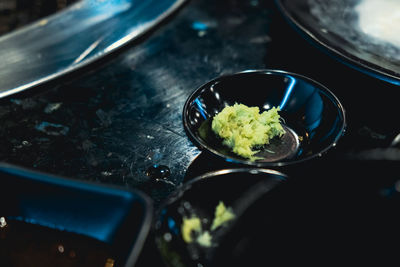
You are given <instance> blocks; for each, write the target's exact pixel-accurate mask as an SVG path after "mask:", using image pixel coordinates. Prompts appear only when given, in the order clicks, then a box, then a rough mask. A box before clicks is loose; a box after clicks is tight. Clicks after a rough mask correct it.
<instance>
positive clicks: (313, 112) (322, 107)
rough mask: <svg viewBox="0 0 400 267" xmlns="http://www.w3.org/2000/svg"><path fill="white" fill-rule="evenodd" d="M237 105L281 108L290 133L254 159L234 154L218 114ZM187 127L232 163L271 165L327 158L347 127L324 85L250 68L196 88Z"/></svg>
mask: <svg viewBox="0 0 400 267" xmlns="http://www.w3.org/2000/svg"><path fill="white" fill-rule="evenodd" d="M235 103H238V104H244V105H246V106H249V107H254V106H256V107H258V108H259V110H260V112H263V111H266V110H269V109H271V108H272V107H279V108H280V111H279V114H280V117H281V119H282V127H283V128H284V129H285V134H284V135H283V136H282V137H280V138H274V139H272V140H271V142H270V143H269V144H268V145H266V146H264V147H263V148H262V149H261V151H260V152H259V153H257V154H256V156H257V157H259V158H260V159H257V160H249V159H246V158H243V157H241V156H238V155H236V154H234V153H233V152H232V151H231V150H230V149H229V148H228V147H226V146H224V145H223V144H222V140H221V139H220V138H218V137H217V136H216V134H215V133H214V132H213V131H212V129H211V123H212V120H213V118H214V116H215V115H216V114H218V113H219V112H221V111H222V110H223V109H224V108H225V107H226V106H232V105H234V104H235ZM183 125H184V128H185V131H186V133H187V135H188V137H189V138H190V139H191V140H192V142H193V143H194V144H195V145H197V146H198V147H199V148H200V149H202V150H205V151H208V152H210V153H211V154H213V155H215V156H217V157H219V158H221V159H223V160H225V161H228V162H234V163H241V164H245V165H251V166H257V167H268V166H283V165H288V164H293V163H299V162H302V161H305V160H309V159H312V158H314V157H317V156H321V155H322V154H323V153H324V152H326V151H328V150H329V149H330V148H332V147H333V146H335V145H336V143H337V142H338V140H339V139H340V137H341V136H342V135H343V133H344V131H345V127H346V119H345V110H344V108H343V106H342V104H341V103H340V101H339V99H338V98H337V97H336V96H335V95H334V94H333V93H332V92H331V91H330V90H329V89H327V88H326V87H325V86H324V85H322V84H320V83H318V82H316V81H314V80H312V79H310V78H308V77H305V76H302V75H299V74H295V73H290V72H286V71H282V70H268V69H265V70H247V71H243V72H239V73H235V74H232V75H226V76H221V77H218V78H216V79H214V80H211V81H209V82H207V83H206V84H204V85H202V86H200V87H199V88H198V89H196V90H195V91H194V92H193V93H192V94H191V95H190V96H189V98H188V99H187V101H186V103H185V105H184V108H183Z"/></svg>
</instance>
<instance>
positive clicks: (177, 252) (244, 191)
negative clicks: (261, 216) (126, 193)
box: [154, 168, 287, 267]
mask: <svg viewBox="0 0 400 267" xmlns="http://www.w3.org/2000/svg"><path fill="white" fill-rule="evenodd" d="M286 182H287V176H286V175H285V174H283V173H281V172H278V171H274V170H269V169H262V168H256V169H255V168H237V169H223V170H218V171H213V172H208V173H206V174H203V175H200V176H197V177H195V178H193V179H192V180H190V181H189V182H187V183H184V184H183V186H181V187H180V188H178V189H176V190H175V191H174V192H173V193H172V194H171V196H170V197H169V198H168V199H167V200H166V201H165V202H164V203H163V204H162V205H161V207H160V209H159V211H158V214H157V215H156V220H155V224H154V236H155V243H156V245H157V248H158V250H159V252H160V255H161V257H162V258H163V260H164V262H165V264H166V265H167V266H171V267H173V266H175V267H176V266H186V267H191V266H193V267H198V266H210V264H212V262H213V259H214V258H215V255H214V252H215V251H216V249H217V248H218V246H219V242H220V241H222V240H223V237H224V235H225V234H226V233H228V232H229V229H230V227H231V226H232V225H234V222H235V221H236V220H238V219H239V218H240V217H241V214H243V213H244V212H245V211H246V210H247V209H248V208H249V207H250V206H251V205H252V204H253V203H254V202H256V201H257V200H258V199H260V198H261V197H262V196H265V195H268V194H269V193H270V192H271V191H272V190H274V191H275V190H276V189H277V188H280V185H284V184H286ZM220 203H223V205H225V207H226V210H229V211H231V212H232V213H233V214H234V217H233V218H231V220H226V221H225V223H223V224H221V225H220V226H218V227H216V228H214V229H213V225H214V221H215V220H216V218H217V217H218V218H223V217H225V218H226V216H225V215H226V213H221V212H220V214H224V215H221V216H217V215H216V214H217V213H216V210H217V208H216V207H217V206H220V205H221V204H220ZM194 218H195V219H196V218H198V223H199V224H201V226H200V227H201V231H200V232H196V231H195V230H194V228H193V231H192V232H190V234H191V237H192V239H193V240H191V241H190V242H188V241H187V240H185V233H186V234H188V231H186V230H188V228H187V227H186V226H187V225H186V224H185V220H186V219H191V222H192V225H193V222H194V220H195V219H194ZM185 229H186V230H185ZM189 230H190V228H189ZM206 232H207V235H208V236H209V238H210V239H209V241H210V242H209V245H204V242H200V240H201V239H199V237H200V236H207V235H206ZM196 236H197V238H196ZM186 237H187V236H186ZM203 241H204V239H203Z"/></svg>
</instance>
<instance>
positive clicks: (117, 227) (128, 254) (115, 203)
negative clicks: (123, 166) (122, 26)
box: [0, 163, 153, 267]
mask: <svg viewBox="0 0 400 267" xmlns="http://www.w3.org/2000/svg"><path fill="white" fill-rule="evenodd" d="M0 181H1V187H0V195H1V197H2V200H3V201H2V203H1V204H0V217H2V218H5V220H6V221H9V220H10V221H16V222H17V223H19V222H21V223H27V224H29V225H32V226H37V227H46V228H48V229H49V231H60V233H63V234H64V233H65V234H67V233H71V234H73V235H80V236H84V237H87V238H90V239H92V240H97V241H99V242H102V243H104V244H105V245H106V246H107V247H109V248H110V254H111V255H113V257H114V260H115V265H116V266H126V267H127V266H134V265H135V263H136V261H137V259H138V257H139V254H140V252H141V251H142V247H143V245H144V242H145V240H146V238H147V235H148V232H149V230H150V225H151V221H152V218H153V206H152V202H151V200H150V198H149V197H147V196H146V195H144V194H142V193H141V192H138V191H134V190H126V189H122V188H119V187H116V186H111V187H110V186H103V185H99V184H95V183H88V182H80V181H77V180H73V179H66V178H60V177H56V176H50V175H47V174H44V173H40V172H36V171H32V170H28V169H23V168H19V167H16V166H13V165H9V164H3V163H1V164H0ZM3 220H4V219H3ZM10 227H13V225H12V224H11V226H10ZM1 228H3V227H1V226H0V234H1V236H2V238H4V234H5V233H4V232H1V230H2V229H1ZM5 230H6V231H7V229H5ZM43 238H45V237H43ZM11 241H12V240H11ZM59 242H63V240H59ZM18 249H22V248H18ZM61 252H64V251H61ZM46 254H47V253H46ZM48 254H49V255H50V250H49V252H48ZM65 254H67V251H65ZM77 254H78V253H77ZM35 255H36V254H35ZM2 261H4V259H2ZM44 262H45V261H43V263H44ZM43 266H47V265H44V264H43ZM68 266H69V265H68Z"/></svg>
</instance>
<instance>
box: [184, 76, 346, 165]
mask: <svg viewBox="0 0 400 267" xmlns="http://www.w3.org/2000/svg"><path fill="white" fill-rule="evenodd" d="M246 73H249V74H251V73H260V74H266V75H290V76H294V77H296V78H300V79H302V80H304V81H306V82H308V83H310V84H313V85H315V87H317V88H318V90H320V91H323V92H325V93H326V94H327V95H328V96H329V98H330V100H331V101H332V102H333V103H334V104H335V105H336V106H337V107H338V110H339V111H340V112H339V113H340V114H341V117H342V119H343V122H342V125H341V128H340V131H339V132H338V134H337V135H336V136H335V139H334V141H333V142H332V143H331V144H330V145H329V146H327V147H325V148H324V149H322V150H321V151H318V152H315V153H313V154H312V155H310V156H307V157H304V158H301V159H294V160H289V161H275V162H257V161H249V160H240V159H236V158H232V157H229V156H226V155H224V154H222V153H219V152H218V151H216V150H214V149H213V148H211V147H210V146H208V145H207V143H205V142H204V141H203V140H201V139H199V138H197V137H196V136H195V135H194V134H193V133H192V131H190V130H189V126H188V124H189V123H188V121H187V116H186V115H187V112H188V107H189V105H190V103H192V102H193V100H194V99H195V98H196V97H197V96H199V95H200V94H201V93H202V91H203V90H204V89H205V88H207V87H208V85H210V84H213V83H215V82H217V81H219V80H221V79H226V78H229V77H233V76H237V75H242V74H246ZM182 120H183V127H184V128H185V132H186V133H187V134H188V136H189V138H190V139H191V141H192V142H193V143H194V144H195V145H196V146H197V147H198V148H200V150H201V151H207V152H209V153H211V154H213V155H214V156H216V157H217V158H220V159H222V160H224V161H226V162H233V163H237V164H243V165H249V166H253V167H277V166H287V165H294V164H297V163H301V162H304V161H308V160H311V159H314V158H317V157H320V156H322V155H323V154H325V153H326V152H327V151H328V150H330V149H331V148H332V147H335V146H336V143H337V142H338V140H339V139H340V138H341V137H342V136H343V134H344V133H345V131H346V127H347V121H346V111H345V109H344V107H343V105H342V103H341V102H340V100H339V99H338V98H337V96H336V95H335V94H334V93H333V92H332V91H331V90H329V89H328V88H327V87H326V86H325V85H323V84H321V83H319V82H318V81H316V80H314V79H312V78H310V77H307V76H305V75H302V74H298V73H294V72H290V71H284V70H280V69H249V70H244V71H240V72H235V73H232V74H224V75H221V76H217V77H216V78H213V79H211V80H209V81H208V82H206V83H204V84H202V85H200V86H199V87H197V88H196V89H195V90H194V91H193V92H192V93H191V94H190V95H189V97H188V98H187V100H186V101H185V104H184V106H183V113H182Z"/></svg>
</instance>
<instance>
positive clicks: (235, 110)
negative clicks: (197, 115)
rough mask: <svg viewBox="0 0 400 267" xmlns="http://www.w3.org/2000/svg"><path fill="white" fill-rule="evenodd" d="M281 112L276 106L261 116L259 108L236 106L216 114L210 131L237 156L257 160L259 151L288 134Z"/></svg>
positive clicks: (228, 107)
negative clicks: (275, 138) (282, 121)
mask: <svg viewBox="0 0 400 267" xmlns="http://www.w3.org/2000/svg"><path fill="white" fill-rule="evenodd" d="M278 111H280V109H279V107H273V108H271V109H270V110H267V111H264V112H263V113H261V114H260V110H259V108H258V107H248V106H246V105H243V104H234V105H233V106H227V107H225V108H224V109H223V110H222V111H221V112H220V113H218V114H217V115H215V117H214V118H213V121H212V124H211V128H212V130H213V132H214V133H215V134H216V135H217V136H219V137H220V138H222V139H223V141H222V143H223V144H224V145H226V146H228V147H229V148H231V150H232V151H233V152H234V153H235V154H237V155H239V156H242V157H244V158H248V159H250V160H252V161H254V160H256V159H259V158H258V157H255V156H254V155H255V154H256V153H258V152H259V150H257V149H256V148H259V147H262V146H264V145H267V144H269V143H270V140H271V139H272V138H274V137H281V136H282V135H283V134H284V133H285V130H284V129H283V127H282V125H281V123H280V115H279V114H278Z"/></svg>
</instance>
